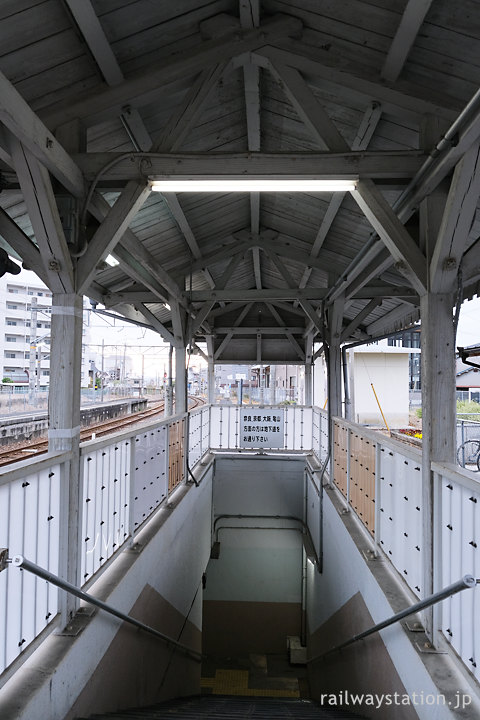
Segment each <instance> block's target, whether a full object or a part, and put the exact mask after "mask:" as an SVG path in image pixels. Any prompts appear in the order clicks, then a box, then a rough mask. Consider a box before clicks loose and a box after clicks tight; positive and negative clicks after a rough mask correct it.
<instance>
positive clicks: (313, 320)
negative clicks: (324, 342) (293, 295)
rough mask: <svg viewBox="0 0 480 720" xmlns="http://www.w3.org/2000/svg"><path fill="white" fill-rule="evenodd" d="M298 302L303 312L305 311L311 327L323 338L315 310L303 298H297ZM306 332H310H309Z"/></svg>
mask: <svg viewBox="0 0 480 720" xmlns="http://www.w3.org/2000/svg"><path fill="white" fill-rule="evenodd" d="M298 302H299V303H300V305H301V306H302V308H303V310H304V311H305V314H306V315H307V317H308V319H309V320H310V322H311V323H312V325H313V327H314V328H315V329H316V330H317V332H319V333H320V334H321V335H322V337H323V331H324V328H323V324H322V319H321V317H320V316H319V315H318V314H317V312H316V310H315V309H314V308H313V307H312V305H311V304H310V303H309V302H308V300H307V299H305V298H303V297H302V298H299V300H298ZM307 332H310V331H309V330H308V331H307Z"/></svg>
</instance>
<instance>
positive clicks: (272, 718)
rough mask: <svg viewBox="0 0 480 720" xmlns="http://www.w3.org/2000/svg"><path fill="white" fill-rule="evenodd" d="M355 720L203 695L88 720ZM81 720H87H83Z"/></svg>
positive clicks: (331, 712)
mask: <svg viewBox="0 0 480 720" xmlns="http://www.w3.org/2000/svg"><path fill="white" fill-rule="evenodd" d="M169 718H175V720H194V719H196V718H208V720H232V719H233V720H235V719H238V720H245V719H246V718H248V719H249V720H250V719H252V720H254V719H255V718H258V719H259V720H354V719H355V718H360V715H352V714H351V713H348V712H346V711H342V710H338V709H335V708H322V707H321V706H320V705H317V704H316V703H315V702H313V701H311V700H304V699H290V698H288V699H283V698H282V699H279V698H262V697H255V698H249V697H236V696H225V695H216V696H212V695H200V696H193V697H189V698H177V699H175V700H169V701H167V702H164V703H161V704H159V705H153V706H151V707H147V708H138V709H130V710H125V711H121V712H113V713H106V714H105V715H92V716H90V718H89V719H88V720H142V719H143V720H168V719H169ZM79 720H87V719H86V718H80V719H79Z"/></svg>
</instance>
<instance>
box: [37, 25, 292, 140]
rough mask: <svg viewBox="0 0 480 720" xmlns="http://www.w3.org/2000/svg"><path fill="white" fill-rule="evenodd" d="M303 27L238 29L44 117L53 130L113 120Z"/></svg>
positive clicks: (60, 106)
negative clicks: (167, 88)
mask: <svg viewBox="0 0 480 720" xmlns="http://www.w3.org/2000/svg"><path fill="white" fill-rule="evenodd" d="M301 26H302V25H301V22H300V21H299V20H297V19H296V18H294V17H289V16H286V15H275V16H273V17H271V18H270V19H268V20H267V21H266V22H265V23H263V24H262V27H261V28H255V29H253V30H251V31H249V32H244V33H241V34H239V33H238V31H237V30H236V29H235V30H233V31H232V32H231V33H230V34H229V35H225V36H223V37H222V38H220V39H218V40H209V41H205V42H202V43H200V44H197V45H196V46H194V47H193V48H192V49H191V50H189V51H186V52H182V53H181V54H179V53H177V52H176V51H174V52H173V53H172V55H171V57H170V58H165V59H163V60H162V63H160V64H159V65H158V66H157V67H154V68H153V69H152V70H151V71H150V72H147V73H142V74H139V75H136V76H130V77H129V78H128V79H127V80H125V81H124V82H122V83H121V84H120V85H117V86H115V87H112V88H108V89H105V88H102V89H101V90H97V89H95V90H93V91H87V92H85V93H83V94H81V95H79V96H78V99H77V101H76V102H73V103H70V104H69V105H65V103H64V102H61V103H56V104H55V105H52V106H50V108H47V109H46V110H45V111H43V112H42V115H41V116H42V118H43V119H44V122H45V123H46V124H47V125H48V126H49V127H52V128H55V127H57V126H58V125H61V124H63V123H64V122H66V121H67V120H71V119H74V118H77V117H78V118H81V119H83V120H84V122H85V123H86V124H87V125H92V124H95V123H98V122H101V121H103V120H106V119H110V118H111V116H112V114H113V115H119V114H120V113H121V112H122V108H123V107H124V106H125V105H127V104H129V105H131V106H132V107H140V106H141V105H145V104H146V103H147V102H152V101H153V100H154V99H156V98H158V97H161V96H162V94H163V93H164V92H165V90H164V87H165V85H168V84H169V83H173V82H176V81H179V80H183V79H184V78H189V77H192V76H194V75H196V74H197V73H198V72H199V71H201V70H202V69H204V68H206V67H211V66H213V65H215V64H216V63H219V62H223V61H228V60H230V59H231V58H232V57H235V56H237V55H241V54H242V53H245V52H249V51H252V50H256V49H258V48H260V47H262V46H264V45H265V44H266V43H268V42H273V41H275V39H277V38H279V37H284V36H285V35H289V34H298V32H299V31H300V30H301Z"/></svg>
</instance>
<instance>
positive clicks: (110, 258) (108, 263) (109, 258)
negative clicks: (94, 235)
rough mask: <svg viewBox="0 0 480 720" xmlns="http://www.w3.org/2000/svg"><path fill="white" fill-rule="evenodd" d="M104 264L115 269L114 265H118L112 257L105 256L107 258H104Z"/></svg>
mask: <svg viewBox="0 0 480 720" xmlns="http://www.w3.org/2000/svg"><path fill="white" fill-rule="evenodd" d="M105 262H106V263H107V265H110V267H115V265H120V263H119V262H118V260H116V259H115V258H114V257H113V255H107V257H106V258H105Z"/></svg>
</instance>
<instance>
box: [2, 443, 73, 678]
mask: <svg viewBox="0 0 480 720" xmlns="http://www.w3.org/2000/svg"><path fill="white" fill-rule="evenodd" d="M59 460H60V458H58V457H57V458H55V459H54V460H52V459H48V458H46V459H43V460H41V461H36V462H34V461H33V462H30V461H29V462H28V463H27V464H24V463H22V470H18V469H15V470H14V471H7V472H6V473H4V474H3V477H1V478H0V547H4V548H8V550H9V554H10V557H13V555H25V556H26V557H28V558H29V559H31V560H32V561H33V562H35V563H36V564H38V565H41V566H42V567H44V568H46V569H47V570H49V571H50V572H53V573H56V574H58V571H59V552H60V524H61V518H60V487H61V475H62V467H63V464H62V462H60V461H59ZM57 612H58V591H57V589H56V588H54V587H53V586H51V585H49V584H48V583H47V582H46V581H44V580H41V579H40V578H36V577H35V576H33V575H30V574H29V573H24V572H14V573H11V572H10V573H9V572H6V571H5V572H2V573H0V623H1V625H0V672H3V671H4V670H5V668H7V667H8V666H9V665H10V664H11V663H12V662H13V661H14V660H15V658H16V657H17V656H18V655H20V654H21V653H22V652H23V651H24V650H25V649H26V648H27V647H28V646H29V645H30V644H31V643H32V641H33V640H35V638H36V637H37V636H38V635H39V634H40V633H41V632H42V631H43V630H44V629H45V628H46V627H47V625H48V624H49V623H50V622H51V621H52V620H53V618H55V616H56V615H57Z"/></svg>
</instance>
